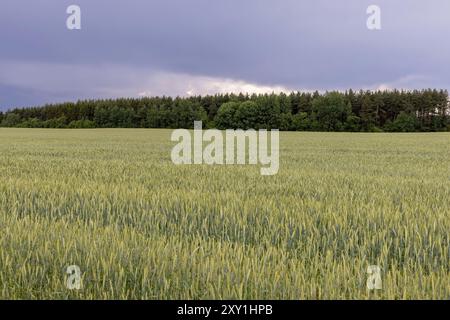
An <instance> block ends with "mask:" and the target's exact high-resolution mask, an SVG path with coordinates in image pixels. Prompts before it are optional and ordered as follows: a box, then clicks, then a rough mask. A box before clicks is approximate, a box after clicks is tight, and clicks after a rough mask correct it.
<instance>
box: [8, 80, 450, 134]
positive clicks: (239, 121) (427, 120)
mask: <svg viewBox="0 0 450 320" xmlns="http://www.w3.org/2000/svg"><path fill="white" fill-rule="evenodd" d="M449 118H450V105H449V97H448V92H447V91H446V90H436V89H426V90H410V91H405V90H389V91H363V90H360V91H353V90H348V91H345V92H339V91H331V92H325V93H319V92H318V91H316V92H292V93H290V94H284V93H281V94H259V95H256V94H253V95H248V94H218V95H207V96H191V97H185V98H182V97H176V98H172V97H164V96H163V97H143V98H121V99H101V100H82V101H78V102H74V103H73V102H67V103H58V104H48V105H44V106H39V107H27V108H15V109H11V110H9V111H7V112H4V113H2V112H0V126H1V127H22V128H192V127H193V124H194V120H202V121H203V123H204V124H205V126H206V127H207V128H218V129H238V128H239V129H249V128H253V129H280V130H282V131H346V132H433V131H450V120H449Z"/></svg>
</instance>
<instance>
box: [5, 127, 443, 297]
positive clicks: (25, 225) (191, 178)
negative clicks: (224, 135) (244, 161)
mask: <svg viewBox="0 0 450 320" xmlns="http://www.w3.org/2000/svg"><path fill="white" fill-rule="evenodd" d="M170 134H171V130H146V129H98V130H56V129H55V130H51V129H47V130H46V129H0V298H1V299H241V298H242V299H413V298H425V299H448V298H450V162H449V159H450V134H449V133H430V134H420V133H417V134H415V133H411V134H366V133H354V134H352V133H293V132H292V133H291V132H283V133H280V169H279V172H278V174H277V175H274V176H262V175H260V171H259V169H260V166H249V165H232V166H230V165H228V166H208V165H180V166H176V165H174V164H173V163H172V162H171V160H170V152H171V148H172V147H173V145H174V143H173V142H171V141H170ZM71 265H77V266H79V268H80V270H81V273H82V287H81V288H80V289H79V290H71V289H70V288H68V287H67V283H66V281H67V277H68V274H67V273H66V271H67V267H68V266H71ZM371 265H377V266H379V267H380V268H381V273H380V277H381V280H382V289H380V290H369V289H368V288H367V286H366V282H367V279H368V276H369V275H368V273H367V269H368V267H369V266H371Z"/></svg>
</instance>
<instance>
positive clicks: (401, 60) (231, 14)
mask: <svg viewBox="0 0 450 320" xmlns="http://www.w3.org/2000/svg"><path fill="white" fill-rule="evenodd" d="M71 4H77V5H79V6H80V7H81V10H82V30H80V31H69V30H67V29H66V27H65V20H66V18H67V14H66V13H65V11H66V8H67V7H68V6H69V5H71ZM370 4H377V5H379V6H380V7H381V10H382V30H380V31H369V30H368V29H367V28H366V19H367V15H366V8H367V7H368V5H370ZM0 8H1V10H0V43H1V50H0V95H1V96H0V107H2V108H7V107H9V106H14V105H29V104H40V103H44V102H53V101H61V100H74V99H77V98H89V97H101V96H105V97H106V96H120V95H131V96H137V95H138V94H139V93H141V92H148V93H149V94H173V95H177V94H185V93H186V92H187V90H190V91H192V92H194V93H201V92H202V91H206V92H211V90H216V88H218V87H220V86H223V87H224V88H228V87H229V88H233V89H234V88H237V89H239V88H240V86H241V87H242V86H244V85H245V84H252V85H253V86H254V87H258V86H265V87H266V88H268V89H269V90H270V88H272V86H277V87H283V88H287V89H344V88H348V87H354V88H377V87H404V88H413V87H439V88H449V87H450V85H449V84H450V80H449V77H448V75H449V74H450V68H449V60H450V59H449V57H450V44H449V41H448V36H449V34H450V19H449V17H450V2H449V1H447V0H432V1H427V2H425V1H420V0H409V1H406V0H404V1H401V0H372V1H366V0H347V1H335V0H315V1H299V0H281V1H274V0H272V1H266V0H265V1H264V0H215V1H211V0H152V1H143V0H142V1H138V0H128V1H111V0H95V1H93V0H71V1H61V0H52V1H51V0H42V1H33V2H32V1H28V0H27V1H25V0H3V1H2V3H1V4H0ZM232 81H236V83H237V84H233V83H232ZM211 83H214V85H211ZM222 84H223V85H222ZM245 88H248V87H245Z"/></svg>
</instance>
